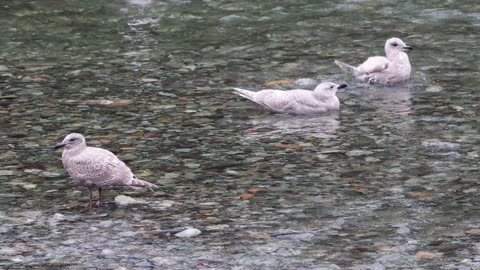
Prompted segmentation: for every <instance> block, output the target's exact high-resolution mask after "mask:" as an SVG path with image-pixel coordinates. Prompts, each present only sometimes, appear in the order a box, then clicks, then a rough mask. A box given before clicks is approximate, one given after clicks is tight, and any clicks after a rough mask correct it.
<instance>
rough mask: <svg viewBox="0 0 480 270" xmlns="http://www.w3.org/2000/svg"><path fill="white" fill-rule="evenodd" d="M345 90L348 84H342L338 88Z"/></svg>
mask: <svg viewBox="0 0 480 270" xmlns="http://www.w3.org/2000/svg"><path fill="white" fill-rule="evenodd" d="M343 88H347V84H345V83H342V84H340V85H339V86H337V89H343Z"/></svg>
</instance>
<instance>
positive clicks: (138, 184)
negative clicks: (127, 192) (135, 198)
mask: <svg viewBox="0 0 480 270" xmlns="http://www.w3.org/2000/svg"><path fill="white" fill-rule="evenodd" d="M128 186H129V187H131V188H134V189H139V188H148V189H150V190H152V188H158V186H157V185H155V184H152V183H149V182H147V181H143V180H140V179H138V178H137V177H136V176H133V177H132V179H131V182H130V183H129V184H128Z"/></svg>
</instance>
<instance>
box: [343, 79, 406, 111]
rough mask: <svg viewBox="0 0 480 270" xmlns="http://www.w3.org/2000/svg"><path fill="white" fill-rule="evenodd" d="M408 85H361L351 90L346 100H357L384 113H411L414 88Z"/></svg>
mask: <svg viewBox="0 0 480 270" xmlns="http://www.w3.org/2000/svg"><path fill="white" fill-rule="evenodd" d="M410 88H411V87H409V86H408V85H403V86H393V87H379V88H375V87H371V86H369V87H365V88H363V87H359V88H356V89H354V90H351V91H349V94H350V95H354V96H349V97H347V98H344V100H355V101H354V102H355V103H356V102H358V103H360V104H361V105H362V106H365V107H369V108H372V109H375V110H376V111H378V112H379V113H382V114H409V113H410V112H411V109H412V89H410Z"/></svg>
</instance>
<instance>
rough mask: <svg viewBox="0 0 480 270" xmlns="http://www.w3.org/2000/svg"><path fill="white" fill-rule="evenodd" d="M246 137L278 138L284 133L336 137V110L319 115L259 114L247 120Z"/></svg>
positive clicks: (337, 120) (337, 121)
mask: <svg viewBox="0 0 480 270" xmlns="http://www.w3.org/2000/svg"><path fill="white" fill-rule="evenodd" d="M247 123H248V124H250V125H252V127H250V128H248V129H247V130H248V131H249V132H248V133H247V134H246V137H247V139H249V140H250V139H261V138H269V139H272V138H279V137H282V136H285V135H291V134H302V135H306V136H313V137H317V138H333V137H336V135H335V131H336V129H337V128H338V127H339V126H340V121H339V114H338V112H332V113H328V114H320V115H286V114H274V115H259V116H257V117H256V118H254V119H251V120H250V121H248V122H247Z"/></svg>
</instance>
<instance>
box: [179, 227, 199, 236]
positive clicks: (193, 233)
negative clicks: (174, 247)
mask: <svg viewBox="0 0 480 270" xmlns="http://www.w3.org/2000/svg"><path fill="white" fill-rule="evenodd" d="M201 233H202V232H201V231H200V230H199V229H195V228H188V229H185V230H183V231H181V232H178V233H176V234H175V236H176V237H179V238H190V237H195V236H197V235H199V234H201Z"/></svg>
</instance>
